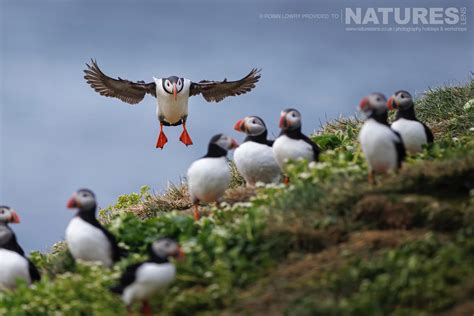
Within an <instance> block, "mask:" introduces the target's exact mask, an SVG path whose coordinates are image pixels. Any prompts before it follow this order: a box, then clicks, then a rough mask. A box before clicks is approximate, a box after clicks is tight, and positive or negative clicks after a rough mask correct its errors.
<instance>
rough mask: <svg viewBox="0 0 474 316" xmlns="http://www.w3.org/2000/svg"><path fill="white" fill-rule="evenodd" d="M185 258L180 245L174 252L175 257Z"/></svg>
mask: <svg viewBox="0 0 474 316" xmlns="http://www.w3.org/2000/svg"><path fill="white" fill-rule="evenodd" d="M184 258H186V254H185V253H184V251H183V249H181V247H179V248H178V253H177V254H176V259H178V260H182V259H184Z"/></svg>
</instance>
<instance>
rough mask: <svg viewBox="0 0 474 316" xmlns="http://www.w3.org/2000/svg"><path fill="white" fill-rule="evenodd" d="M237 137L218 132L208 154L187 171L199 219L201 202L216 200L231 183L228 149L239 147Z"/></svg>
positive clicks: (196, 215) (195, 216)
mask: <svg viewBox="0 0 474 316" xmlns="http://www.w3.org/2000/svg"><path fill="white" fill-rule="evenodd" d="M238 146H239V145H238V144H237V142H236V141H235V139H233V138H230V137H229V136H226V135H223V134H217V135H215V136H213V137H212V138H211V140H210V141H209V146H208V150H207V154H206V155H205V156H204V157H202V158H201V159H198V160H196V161H195V162H193V163H192V164H191V166H190V167H189V169H188V173H187V181H188V190H189V194H190V196H191V201H192V202H193V204H194V219H196V220H198V219H199V217H200V216H199V209H198V205H199V202H200V201H202V202H206V203H210V202H216V201H217V200H219V199H220V198H221V197H222V195H224V192H225V190H227V188H228V187H229V183H230V170H229V165H228V164H227V151H229V150H232V149H234V148H237V147H238Z"/></svg>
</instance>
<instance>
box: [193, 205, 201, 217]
mask: <svg viewBox="0 0 474 316" xmlns="http://www.w3.org/2000/svg"><path fill="white" fill-rule="evenodd" d="M193 217H194V220H195V221H198V220H200V219H201V213H199V206H198V205H197V204H194V210H193Z"/></svg>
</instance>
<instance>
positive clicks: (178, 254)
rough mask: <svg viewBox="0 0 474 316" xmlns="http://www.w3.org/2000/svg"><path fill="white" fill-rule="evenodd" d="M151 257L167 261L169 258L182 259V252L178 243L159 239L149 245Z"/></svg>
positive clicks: (169, 239) (172, 240)
mask: <svg viewBox="0 0 474 316" xmlns="http://www.w3.org/2000/svg"><path fill="white" fill-rule="evenodd" d="M150 251H151V256H152V257H157V258H160V259H164V260H168V259H169V258H175V259H182V258H184V252H183V251H182V250H181V247H180V246H179V244H178V242H177V241H176V240H174V239H171V238H161V239H158V240H156V241H154V242H153V243H152V244H151V245H150Z"/></svg>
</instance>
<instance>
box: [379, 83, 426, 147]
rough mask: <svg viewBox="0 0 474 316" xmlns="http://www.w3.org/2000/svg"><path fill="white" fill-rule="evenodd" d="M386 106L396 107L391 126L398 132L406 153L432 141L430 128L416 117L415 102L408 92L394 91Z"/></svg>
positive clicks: (391, 108)
mask: <svg viewBox="0 0 474 316" xmlns="http://www.w3.org/2000/svg"><path fill="white" fill-rule="evenodd" d="M387 107H388V108H389V109H390V110H393V109H398V111H397V115H396V118H395V121H394V122H393V123H392V128H393V129H394V130H396V131H397V132H398V133H400V135H401V137H402V139H403V143H404V144H405V148H406V150H407V152H408V153H410V154H415V153H418V152H420V151H421V150H422V146H423V145H425V144H431V143H433V140H434V137H433V133H432V132H431V130H430V128H429V127H428V126H426V125H425V124H424V123H423V122H420V121H419V120H418V119H417V118H416V114H415V103H414V102H413V98H412V96H411V94H410V93H409V92H407V91H404V90H400V91H397V92H395V93H394V94H393V95H392V96H391V97H390V98H389V99H388V102H387Z"/></svg>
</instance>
